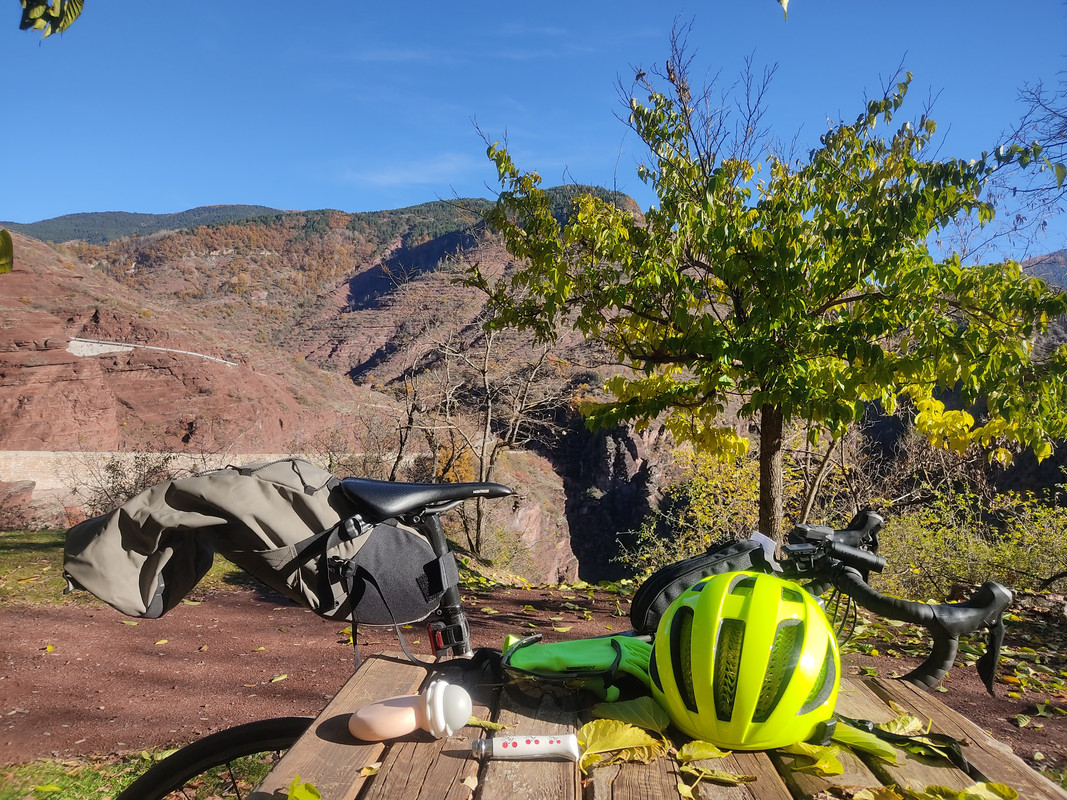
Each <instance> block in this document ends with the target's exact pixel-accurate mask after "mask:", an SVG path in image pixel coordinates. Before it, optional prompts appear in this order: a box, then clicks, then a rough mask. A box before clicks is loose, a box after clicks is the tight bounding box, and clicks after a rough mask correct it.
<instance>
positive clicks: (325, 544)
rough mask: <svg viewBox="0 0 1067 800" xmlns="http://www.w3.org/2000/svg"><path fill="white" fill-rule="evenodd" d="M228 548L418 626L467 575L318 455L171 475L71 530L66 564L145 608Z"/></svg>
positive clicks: (371, 618) (155, 607)
mask: <svg viewBox="0 0 1067 800" xmlns="http://www.w3.org/2000/svg"><path fill="white" fill-rule="evenodd" d="M215 553H218V554H219V555H221V556H223V557H224V558H226V559H228V560H229V561H231V562H233V563H234V564H236V565H237V566H239V567H241V568H242V569H243V570H245V571H246V572H248V573H249V574H251V575H252V576H254V577H255V578H257V579H258V580H260V581H261V582H262V583H264V584H266V585H267V586H269V587H270V588H272V589H274V590H276V591H278V592H280V593H281V594H283V595H285V596H286V597H289V598H291V599H292V600H294V601H296V602H297V603H300V604H301V605H303V606H305V607H307V608H310V609H312V610H313V611H315V612H316V613H318V614H319V615H320V616H322V617H324V618H326V619H336V620H349V621H351V622H353V624H355V623H359V624H365V625H398V624H407V623H409V622H414V621H417V620H420V619H424V618H426V617H427V616H429V615H430V614H431V613H432V612H433V611H434V610H435V609H436V608H437V607H438V605H439V603H440V598H441V595H442V594H443V593H444V590H445V589H446V588H447V587H448V586H450V585H455V584H456V583H457V582H458V572H457V570H456V565H455V560H454V559H453V557H452V555H451V553H446V554H445V555H444V556H441V557H438V556H436V555H435V554H434V552H433V548H432V547H431V546H430V543H429V541H428V540H427V538H426V537H425V536H423V535H422V534H421V533H420V532H419V531H417V530H415V529H414V528H410V527H408V526H406V525H403V524H401V523H399V522H397V521H396V520H373V521H369V520H366V519H364V518H363V517H362V516H360V509H358V508H357V507H356V505H355V503H354V501H353V500H352V499H351V498H349V497H348V496H346V494H345V493H344V491H343V490H342V489H341V486H340V481H338V479H337V478H336V477H335V476H334V475H332V474H330V473H329V472H327V471H325V470H322V469H320V468H318V467H316V466H314V465H312V464H310V463H309V462H307V461H304V460H302V459H297V458H287V459H281V460H279V461H274V462H270V463H267V464H252V465H248V466H241V467H232V466H231V467H226V468H224V469H220V470H214V471H211V472H206V473H203V474H201V475H197V476H194V477H190V478H180V479H177V480H171V481H165V482H163V483H160V484H157V485H156V486H153V487H151V488H150V489H147V490H145V491H144V492H142V493H141V494H139V495H137V496H135V497H134V498H132V499H130V500H129V501H127V502H126V503H124V504H123V505H122V506H120V507H119V508H117V509H115V510H114V511H112V512H111V513H109V514H106V515H103V516H100V517H95V518H93V519H89V520H86V521H85V522H82V523H80V524H79V525H76V526H74V527H73V528H71V529H70V530H69V531H68V532H67V538H66V547H65V552H64V571H65V574H66V577H67V579H68V582H69V584H70V585H71V586H72V587H73V588H81V589H86V590H88V591H89V592H91V593H92V594H94V595H96V596H97V597H98V598H100V599H101V600H103V601H104V602H106V603H108V604H109V605H111V606H112V607H114V608H116V609H118V610H119V611H121V612H122V613H124V614H127V615H129V616H134V617H147V618H156V617H160V616H162V615H163V614H165V613H166V612H167V611H169V610H170V609H171V608H173V607H174V606H175V605H177V604H178V603H179V602H181V600H182V598H184V597H185V596H186V595H187V594H188V593H189V592H190V591H191V590H192V589H193V587H195V586H196V584H197V583H198V582H199V581H200V579H201V578H203V576H204V575H205V574H206V573H207V571H208V569H210V567H211V564H212V560H213V558H214V554H215Z"/></svg>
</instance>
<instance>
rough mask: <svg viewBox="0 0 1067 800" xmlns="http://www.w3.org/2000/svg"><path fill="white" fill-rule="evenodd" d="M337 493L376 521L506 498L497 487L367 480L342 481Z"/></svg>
mask: <svg viewBox="0 0 1067 800" xmlns="http://www.w3.org/2000/svg"><path fill="white" fill-rule="evenodd" d="M341 489H342V491H344V493H345V495H347V496H348V498H349V499H350V500H352V501H354V502H355V503H357V504H359V505H362V506H364V507H365V508H367V509H368V510H369V511H370V512H372V513H373V514H374V515H375V516H377V517H379V518H380V519H389V518H390V517H399V516H403V515H404V514H411V513H412V512H416V511H426V512H429V513H433V514H437V513H440V512H442V511H445V510H447V509H448V508H451V507H452V506H454V505H456V504H457V503H461V502H463V501H464V500H468V499H470V498H472V497H490V498H493V497H507V496H508V495H509V494H512V491H511V489H509V488H508V487H507V486H504V485H503V484H501V483H396V482H395V481H378V480H373V479H371V478H342V479H341Z"/></svg>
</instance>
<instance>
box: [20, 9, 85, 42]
mask: <svg viewBox="0 0 1067 800" xmlns="http://www.w3.org/2000/svg"><path fill="white" fill-rule="evenodd" d="M20 2H21V3H22V20H21V21H20V22H19V30H23V31H25V30H31V29H32V30H35V31H44V33H43V34H42V38H46V37H48V36H51V35H52V34H53V33H62V32H63V31H65V30H66V29H67V28H69V27H70V26H71V24H72V23H73V22H74V20H76V19H77V18H78V16H79V15H80V14H81V13H82V5H83V0H20Z"/></svg>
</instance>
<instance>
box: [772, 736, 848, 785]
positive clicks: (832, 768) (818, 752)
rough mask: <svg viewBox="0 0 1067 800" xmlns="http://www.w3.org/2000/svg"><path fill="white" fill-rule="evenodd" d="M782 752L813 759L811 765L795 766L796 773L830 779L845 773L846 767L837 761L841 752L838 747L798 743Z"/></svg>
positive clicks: (783, 749) (784, 748)
mask: <svg viewBox="0 0 1067 800" xmlns="http://www.w3.org/2000/svg"><path fill="white" fill-rule="evenodd" d="M782 751H783V752H786V753H792V754H793V755H798V756H803V757H805V758H808V759H811V761H812V763H811V764H804V765H802V766H794V767H793V771H794V772H810V773H813V774H815V775H821V776H823V777H828V776H830V775H840V774H841V773H843V772H844V771H845V767H844V765H843V764H842V763H841V762H840V761H838V759H837V756H838V754H839V753H840V752H841V749H840V748H838V747H824V746H823V745H818V744H809V743H808V742H797V743H796V744H791V745H789V746H788V747H783V748H782Z"/></svg>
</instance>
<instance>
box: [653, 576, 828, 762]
mask: <svg viewBox="0 0 1067 800" xmlns="http://www.w3.org/2000/svg"><path fill="white" fill-rule="evenodd" d="M649 673H650V677H651V682H652V695H653V697H655V698H656V700H657V701H658V702H659V703H660V705H662V706H663V708H664V709H666V711H667V713H668V714H669V715H670V718H671V721H672V722H673V723H674V724H675V725H676V726H677V727H678V728H679V729H680V730H682V731H684V732H685V733H687V734H688V735H689V736H692V737H693V738H695V739H703V740H705V741H708V742H711V743H713V744H715V745H718V746H719V747H723V748H728V749H732V750H765V749H769V748H772V747H784V746H786V745H790V744H795V743H796V742H802V741H806V740H808V739H810V738H811V737H812V736H813V735H815V734H818V733H819V732H820V731H821V730H823V729H822V727H821V724H822V723H824V722H826V721H827V720H829V719H830V717H831V716H832V715H833V711H834V703H835V702H836V701H837V690H838V686H839V683H840V679H841V677H840V676H841V668H840V657H839V655H838V650H837V640H836V639H835V638H834V633H833V630H832V629H831V627H830V623H829V622H828V620H827V619H826V614H825V613H824V612H823V610H822V608H821V607H820V606H819V604H818V603H817V602H816V600H815V598H814V597H812V596H811V595H810V594H808V592H806V591H804V589H802V588H801V587H800V586H798V585H797V584H795V583H791V582H789V581H785V580H782V579H781V578H778V577H775V576H773V575H766V574H763V573H758V572H727V573H723V574H721V575H713V576H711V577H709V578H705V579H704V580H702V581H700V582H699V583H697V584H696V585H695V586H692V587H691V588H689V589H687V590H686V591H685V592H684V593H683V594H682V595H681V596H680V597H678V598H677V599H676V600H675V601H674V602H673V603H671V605H670V607H669V608H668V609H667V611H666V612H665V613H664V615H663V617H662V619H660V622H659V627H658V629H657V631H656V640H655V642H654V644H653V649H652V657H651V663H650V665H649Z"/></svg>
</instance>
